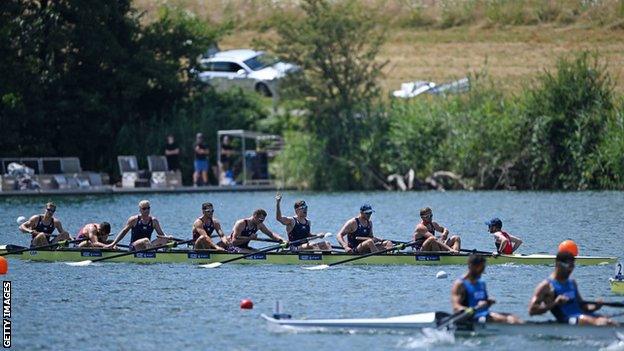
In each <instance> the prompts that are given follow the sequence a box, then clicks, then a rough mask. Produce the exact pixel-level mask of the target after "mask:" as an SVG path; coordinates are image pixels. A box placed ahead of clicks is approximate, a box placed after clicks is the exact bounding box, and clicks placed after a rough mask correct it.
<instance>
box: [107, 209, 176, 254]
mask: <svg viewBox="0 0 624 351" xmlns="http://www.w3.org/2000/svg"><path fill="white" fill-rule="evenodd" d="M150 210H151V206H150V202H149V201H147V200H142V201H140V202H139V215H137V216H131V217H130V218H128V221H127V222H126V225H125V226H124V227H123V229H121V231H120V232H119V234H117V237H116V238H115V240H113V242H112V243H110V244H108V245H106V246H105V248H114V247H115V245H117V243H118V242H120V241H121V239H123V238H124V236H126V234H127V233H128V232H129V231H132V235H131V237H130V251H134V250H137V251H138V250H144V249H149V248H151V247H153V246H161V245H164V244H166V243H167V242H168V241H169V239H171V237H170V236H166V235H165V233H163V231H162V229H161V228H160V223H159V222H158V220H157V219H156V217H152V216H150ZM154 230H156V239H155V240H154V241H151V240H152V233H153V232H154Z"/></svg>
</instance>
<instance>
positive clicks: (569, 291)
mask: <svg viewBox="0 0 624 351" xmlns="http://www.w3.org/2000/svg"><path fill="white" fill-rule="evenodd" d="M548 282H549V283H550V286H552V288H553V291H554V292H555V298H557V296H559V295H564V296H566V297H567V298H568V299H569V300H568V302H566V303H564V304H563V305H558V306H555V307H553V308H552V309H551V310H550V312H552V314H553V315H554V316H555V318H557V322H559V323H566V324H577V323H578V318H579V317H580V316H581V315H582V314H587V315H591V313H586V312H583V310H582V309H581V304H580V303H579V299H578V296H579V293H578V289H577V287H576V282H575V281H574V279H568V280H566V281H565V282H563V283H561V282H559V281H558V280H556V279H552V278H548Z"/></svg>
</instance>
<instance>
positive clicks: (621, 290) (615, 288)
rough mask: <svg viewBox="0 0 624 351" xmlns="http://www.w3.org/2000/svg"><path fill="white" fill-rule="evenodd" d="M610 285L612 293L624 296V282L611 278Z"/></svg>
mask: <svg viewBox="0 0 624 351" xmlns="http://www.w3.org/2000/svg"><path fill="white" fill-rule="evenodd" d="M609 284H610V285H611V291H612V292H614V293H616V294H624V280H616V279H613V278H609Z"/></svg>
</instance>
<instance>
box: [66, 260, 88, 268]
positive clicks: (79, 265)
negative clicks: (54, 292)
mask: <svg viewBox="0 0 624 351" xmlns="http://www.w3.org/2000/svg"><path fill="white" fill-rule="evenodd" d="M91 263H93V261H91V260H85V261H78V262H65V264H67V265H70V266H76V267H82V266H88V265H90V264H91Z"/></svg>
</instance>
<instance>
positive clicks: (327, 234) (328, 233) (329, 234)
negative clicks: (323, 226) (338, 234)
mask: <svg viewBox="0 0 624 351" xmlns="http://www.w3.org/2000/svg"><path fill="white" fill-rule="evenodd" d="M332 235H334V234H332V233H330V232H327V233H325V234H323V239H325V238H327V237H330V236H332Z"/></svg>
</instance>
